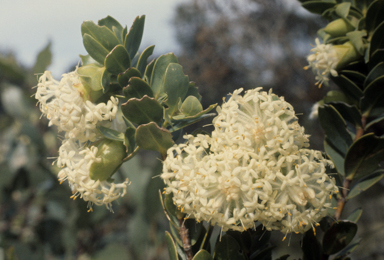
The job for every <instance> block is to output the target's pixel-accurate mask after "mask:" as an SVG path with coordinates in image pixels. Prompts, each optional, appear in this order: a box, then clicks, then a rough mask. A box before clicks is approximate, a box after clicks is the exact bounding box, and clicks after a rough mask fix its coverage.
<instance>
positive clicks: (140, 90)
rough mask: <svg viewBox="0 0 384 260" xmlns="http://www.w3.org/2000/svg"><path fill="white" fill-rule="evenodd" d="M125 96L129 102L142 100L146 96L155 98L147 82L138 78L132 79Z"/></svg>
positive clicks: (124, 90)
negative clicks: (135, 99) (133, 99)
mask: <svg viewBox="0 0 384 260" xmlns="http://www.w3.org/2000/svg"><path fill="white" fill-rule="evenodd" d="M123 93H124V96H125V97H126V98H127V99H128V100H129V99H131V98H138V99H140V98H142V97H144V96H145V95H147V96H148V97H153V92H152V89H151V87H150V86H149V85H148V83H147V82H145V81H144V80H142V79H141V78H138V77H132V78H131V79H130V81H129V84H128V86H126V87H125V88H124V89H123Z"/></svg>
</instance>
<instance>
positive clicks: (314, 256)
mask: <svg viewBox="0 0 384 260" xmlns="http://www.w3.org/2000/svg"><path fill="white" fill-rule="evenodd" d="M301 248H302V250H303V260H321V255H322V248H321V245H320V242H319V241H318V240H317V238H316V236H315V234H314V233H313V230H312V229H310V230H308V231H307V232H305V234H304V237H303V241H302V246H301Z"/></svg>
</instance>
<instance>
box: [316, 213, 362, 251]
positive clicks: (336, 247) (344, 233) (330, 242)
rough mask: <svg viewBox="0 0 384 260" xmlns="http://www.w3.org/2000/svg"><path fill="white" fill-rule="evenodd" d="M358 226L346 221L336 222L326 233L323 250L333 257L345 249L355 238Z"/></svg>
mask: <svg viewBox="0 0 384 260" xmlns="http://www.w3.org/2000/svg"><path fill="white" fill-rule="evenodd" d="M356 232H357V225H356V224H355V223H353V222H350V221H347V220H344V221H338V222H334V223H333V225H332V226H331V227H330V228H329V229H328V230H327V231H326V232H325V234H324V237H323V250H324V253H325V254H327V255H332V254H335V253H337V252H339V251H340V250H342V249H343V248H345V247H346V246H347V245H348V244H349V243H350V242H351V241H352V239H353V238H354V237H355V234H356Z"/></svg>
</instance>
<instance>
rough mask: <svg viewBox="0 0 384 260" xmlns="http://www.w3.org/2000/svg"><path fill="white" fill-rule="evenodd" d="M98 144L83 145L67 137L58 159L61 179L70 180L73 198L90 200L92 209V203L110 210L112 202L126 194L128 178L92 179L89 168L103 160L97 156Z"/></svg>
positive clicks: (61, 180)
mask: <svg viewBox="0 0 384 260" xmlns="http://www.w3.org/2000/svg"><path fill="white" fill-rule="evenodd" d="M97 152H98V148H97V147H96V146H91V147H90V148H89V147H83V146H82V145H80V144H79V142H78V141H76V140H74V139H67V140H65V141H64V142H63V144H62V145H61V147H60V149H59V157H58V159H57V165H58V167H60V168H62V169H61V170H60V172H59V174H58V177H59V181H60V182H63V181H65V180H67V181H68V183H69V186H70V187H71V189H72V193H73V195H72V196H71V198H73V199H76V198H77V197H78V196H80V198H82V199H83V200H84V201H89V205H88V207H89V208H90V211H92V205H93V204H96V205H98V206H100V205H103V204H105V205H106V206H107V208H108V209H109V210H112V208H111V205H112V204H111V202H112V201H114V200H115V199H117V198H119V197H122V196H124V195H125V194H126V190H127V186H128V185H129V181H128V179H126V180H125V181H124V182H122V183H118V184H115V183H110V182H108V181H106V180H105V181H100V180H92V179H91V178H90V174H89V170H90V168H91V165H92V164H93V163H95V162H101V160H102V158H100V157H98V156H97Z"/></svg>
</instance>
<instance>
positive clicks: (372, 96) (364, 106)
mask: <svg viewBox="0 0 384 260" xmlns="http://www.w3.org/2000/svg"><path fill="white" fill-rule="evenodd" d="M383 84H384V75H383V76H381V77H379V78H376V80H374V81H373V82H371V84H369V85H368V86H367V88H366V89H365V90H364V96H363V97H362V99H361V101H360V107H361V112H362V113H363V115H364V116H366V117H368V116H370V117H375V116H380V115H381V114H382V113H383V112H384V103H383V102H382V100H383V97H384V87H383Z"/></svg>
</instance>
